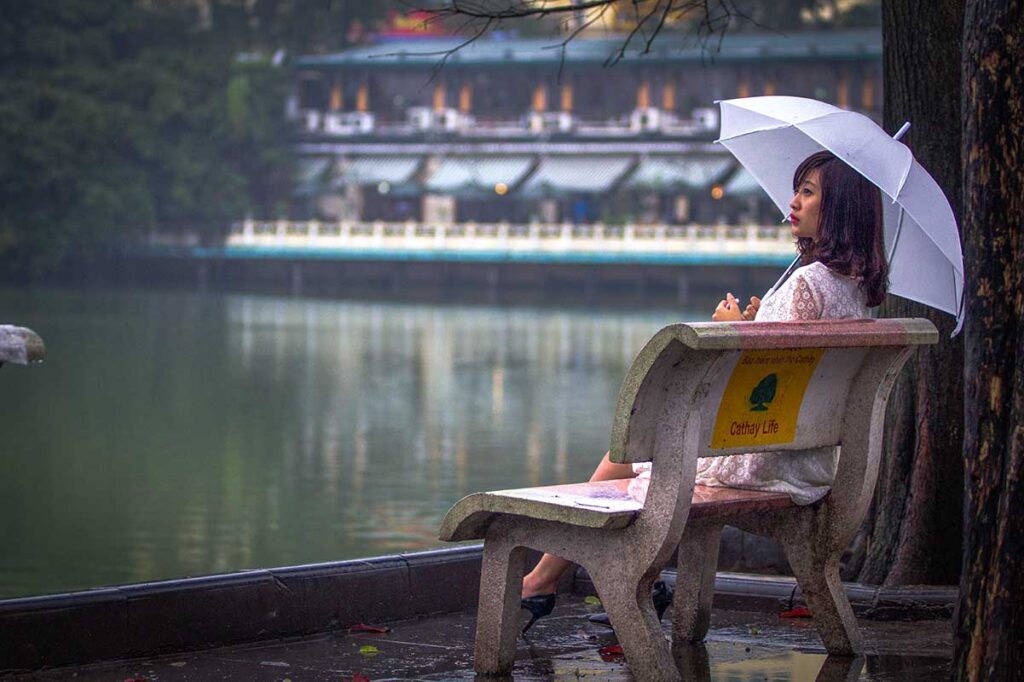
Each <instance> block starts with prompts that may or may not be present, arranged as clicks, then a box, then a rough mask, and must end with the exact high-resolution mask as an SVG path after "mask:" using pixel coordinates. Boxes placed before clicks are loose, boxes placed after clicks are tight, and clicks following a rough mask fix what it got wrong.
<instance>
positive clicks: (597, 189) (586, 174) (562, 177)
mask: <svg viewBox="0 0 1024 682" xmlns="http://www.w3.org/2000/svg"><path fill="white" fill-rule="evenodd" d="M632 165H633V157H632V156H549V157H546V158H544V159H543V160H541V162H540V167H539V168H538V169H537V172H536V173H534V174H533V175H531V176H530V178H529V179H528V180H527V181H526V183H525V184H524V185H523V188H522V190H521V191H522V192H523V193H524V194H528V195H535V196H536V195H542V194H545V193H549V192H550V193H562V194H567V193H580V194H599V193H601V192H607V191H609V190H610V189H611V188H612V187H613V186H614V185H615V183H616V182H618V181H619V180H620V179H622V176H623V175H625V173H626V171H628V170H629V169H630V167H631V166H632Z"/></svg>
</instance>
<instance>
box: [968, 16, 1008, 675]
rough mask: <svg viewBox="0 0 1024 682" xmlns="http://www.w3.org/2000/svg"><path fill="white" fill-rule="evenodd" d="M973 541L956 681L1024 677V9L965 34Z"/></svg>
mask: <svg viewBox="0 0 1024 682" xmlns="http://www.w3.org/2000/svg"><path fill="white" fill-rule="evenodd" d="M963 85H964V90H963V113H964V118H963V126H964V127H963V140H964V157H965V158H964V208H965V212H966V219H965V221H964V235H965V237H966V241H965V246H966V256H967V263H968V270H967V292H968V293H967V311H968V314H967V325H966V334H965V336H966V339H965V351H964V353H965V360H966V365H965V368H964V375H965V385H966V393H965V396H964V403H965V404H964V407H965V413H964V466H965V474H966V477H965V480H966V486H967V490H966V509H965V516H964V518H965V520H966V529H965V530H966V532H965V535H964V561H963V574H962V577H961V580H960V602H959V605H958V608H957V618H956V639H955V645H954V646H955V650H954V676H955V677H956V679H959V680H972V681H973V680H979V681H980V680H1011V679H1016V680H1020V679H1024V513H1022V510H1024V323H1022V321H1021V318H1022V316H1024V170H1022V169H1024V132H1022V131H1024V1H1022V0H968V2H967V12H966V15H965V19H964V36H963Z"/></svg>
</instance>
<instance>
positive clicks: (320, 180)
mask: <svg viewBox="0 0 1024 682" xmlns="http://www.w3.org/2000/svg"><path fill="white" fill-rule="evenodd" d="M330 165H331V159H330V158H327V157H322V156H310V157H306V158H301V159H298V160H297V161H296V162H295V189H294V194H296V195H300V196H303V195H309V194H317V193H318V192H320V191H321V190H323V189H324V185H325V184H326V181H327V168H328V167H329V166H330Z"/></svg>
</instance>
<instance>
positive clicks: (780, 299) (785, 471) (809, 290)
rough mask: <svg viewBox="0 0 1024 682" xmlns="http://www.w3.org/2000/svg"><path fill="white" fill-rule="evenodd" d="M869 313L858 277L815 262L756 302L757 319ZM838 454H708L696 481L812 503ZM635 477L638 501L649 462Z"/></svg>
mask: <svg viewBox="0 0 1024 682" xmlns="http://www.w3.org/2000/svg"><path fill="white" fill-rule="evenodd" d="M858 317H868V308H867V305H866V304H865V300H864V294H863V293H862V292H861V290H860V288H859V280H857V279H854V278H852V277H846V276H845V275H840V274H838V273H835V272H833V271H832V270H829V269H828V268H827V267H826V266H825V265H823V264H822V263H820V262H815V263H811V264H810V265H805V266H804V267H802V268H798V269H797V270H795V271H794V272H793V274H792V276H790V278H789V279H788V280H786V282H785V283H784V284H783V285H782V286H781V287H779V289H778V290H777V291H776V292H775V293H774V294H772V295H771V297H769V298H767V299H765V300H764V301H762V302H761V308H760V310H759V311H758V313H757V321H758V322H791V321H797V320H820V319H842V318H858ZM837 460H838V453H837V452H836V449H835V448H822V449H819V450H812V451H808V452H805V453H802V454H799V455H793V454H785V453H780V454H776V453H770V452H765V453H751V454H747V455H730V456H728V457H709V458H704V459H701V460H699V461H698V462H697V483H699V484H701V485H708V486H727V487H730V488H746V489H749V490H767V491H773V492H784V493H789V495H790V497H791V498H792V499H793V501H794V502H796V503H797V504H811V503H812V502H816V501H818V500H820V499H821V498H822V497H824V496H825V494H826V493H827V492H828V491H829V487H830V486H831V485H832V480H833V479H834V478H835V475H836V462H837ZM633 470H634V471H635V472H636V473H637V477H636V478H635V479H633V480H632V481H630V484H629V493H630V495H632V496H633V497H634V498H635V499H637V500H639V501H643V499H644V498H645V497H646V496H647V487H648V486H649V485H650V477H651V463H650V462H643V463H640V464H634V465H633Z"/></svg>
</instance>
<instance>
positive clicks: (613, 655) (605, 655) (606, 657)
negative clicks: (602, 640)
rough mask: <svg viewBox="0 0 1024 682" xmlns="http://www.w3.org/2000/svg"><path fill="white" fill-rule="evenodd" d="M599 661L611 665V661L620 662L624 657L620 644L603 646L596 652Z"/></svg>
mask: <svg viewBox="0 0 1024 682" xmlns="http://www.w3.org/2000/svg"><path fill="white" fill-rule="evenodd" d="M597 653H598V655H599V656H600V657H601V660H602V661H604V662H605V663H611V662H612V661H620V660H622V658H623V657H624V656H625V654H624V653H622V646H621V645H620V644H611V645H609V646H603V647H601V648H600V649H598V650H597Z"/></svg>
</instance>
